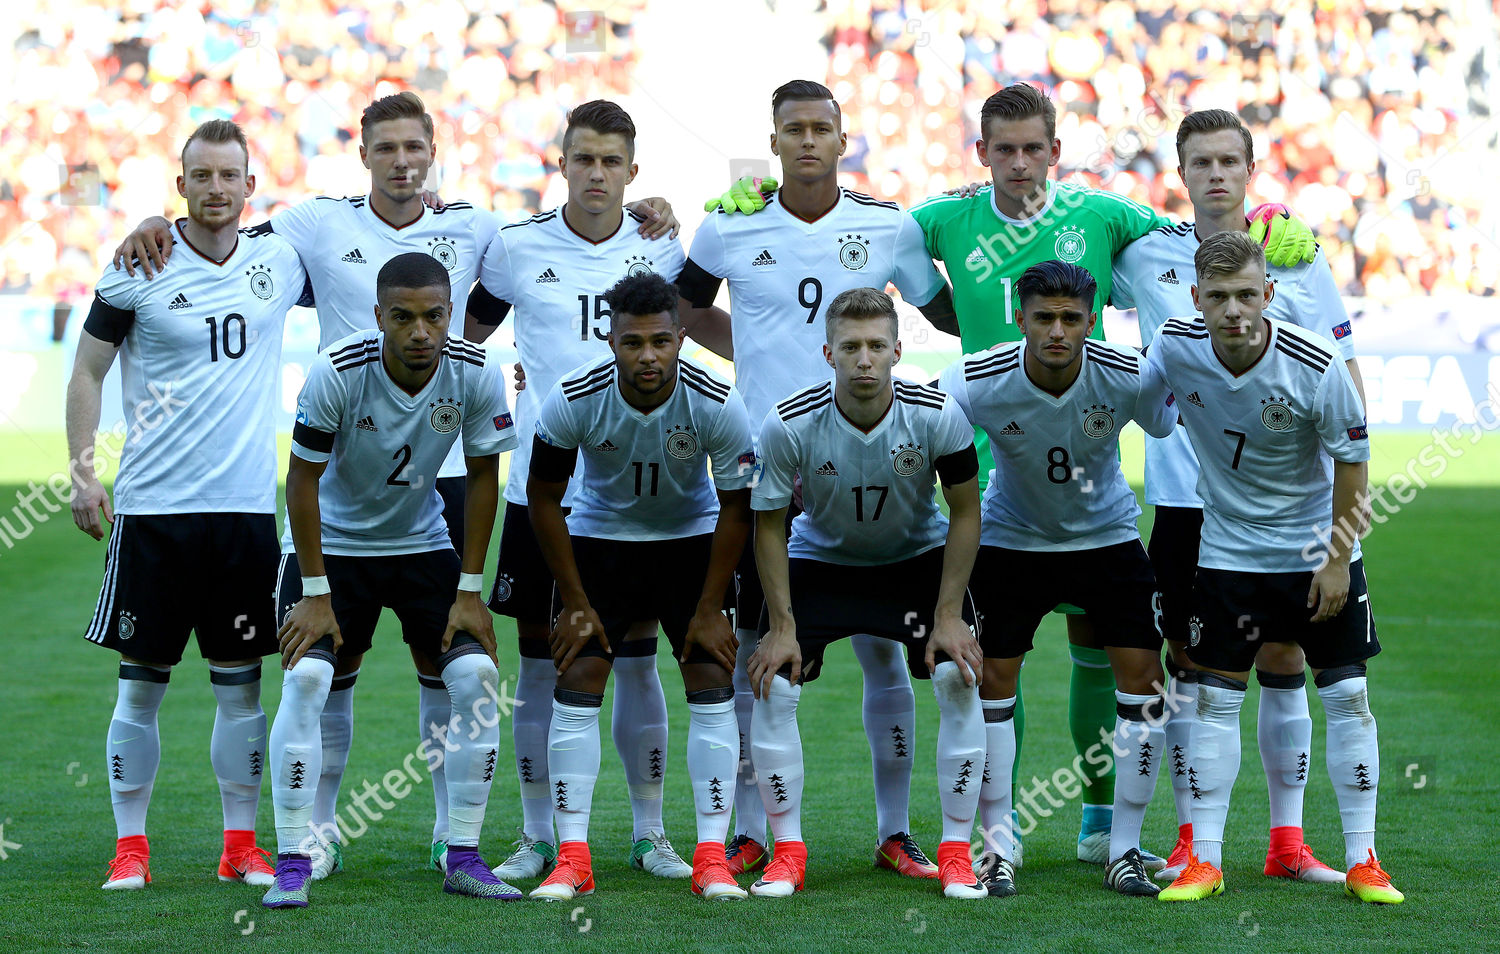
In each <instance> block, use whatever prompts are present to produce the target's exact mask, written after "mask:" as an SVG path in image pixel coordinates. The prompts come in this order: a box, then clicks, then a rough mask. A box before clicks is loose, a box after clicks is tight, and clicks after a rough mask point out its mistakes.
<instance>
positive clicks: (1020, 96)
mask: <svg viewBox="0 0 1500 954" xmlns="http://www.w3.org/2000/svg"><path fill="white" fill-rule="evenodd" d="M1033 116H1040V117H1042V119H1043V120H1044V121H1045V122H1046V123H1047V140H1048V142H1050V141H1052V140H1053V139H1055V138H1056V137H1057V107H1056V106H1054V105H1052V100H1050V99H1048V98H1047V94H1046V93H1043V92H1042V91H1041V90H1039V89H1037V88H1036V87H1035V86H1032V85H1031V84H1030V83H1013V84H1011V85H1010V86H1007V87H1005V88H1004V89H1002V90H1000V91H999V92H998V93H992V94H991V95H990V98H989V99H987V100H985V101H984V105H983V106H982V107H980V109H979V135H980V136H983V137H984V138H985V139H988V138H989V136H990V122H991V121H992V120H996V121H1001V122H1015V121H1016V120H1020V119H1030V118H1031V117H1033Z"/></svg>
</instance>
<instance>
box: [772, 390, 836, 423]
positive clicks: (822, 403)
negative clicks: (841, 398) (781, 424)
mask: <svg viewBox="0 0 1500 954" xmlns="http://www.w3.org/2000/svg"><path fill="white" fill-rule="evenodd" d="M832 403H833V396H832V395H827V396H825V397H824V398H822V399H821V400H819V401H814V402H813V403H812V404H805V405H803V406H801V407H799V408H797V409H795V410H792V411H782V410H781V409H780V408H778V409H777V412H778V415H779V416H780V417H781V419H782V420H783V421H790V420H791V419H792V418H794V417H801V416H802V415H804V414H811V413H812V412H813V411H816V410H818V409H819V408H824V407H827V406H828V405H830V404H832Z"/></svg>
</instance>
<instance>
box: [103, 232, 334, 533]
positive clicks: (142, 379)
mask: <svg viewBox="0 0 1500 954" xmlns="http://www.w3.org/2000/svg"><path fill="white" fill-rule="evenodd" d="M172 239H173V243H174V245H175V246H176V248H175V249H174V252H175V254H174V255H173V256H172V267H171V268H168V269H165V270H163V271H162V272H161V273H160V274H159V275H157V277H156V279H155V280H154V281H147V280H146V278H145V276H144V275H143V274H141V273H137V274H136V275H135V276H134V277H131V276H130V275H127V274H126V273H125V271H124V270H123V269H122V270H119V271H116V270H115V269H113V268H105V270H104V275H103V277H101V278H100V279H99V283H98V285H97V286H96V287H95V295H96V296H97V301H96V302H95V307H94V311H93V312H91V313H90V315H89V320H88V323H87V324H86V325H85V326H84V327H85V328H86V329H87V330H88V332H89V333H90V334H92V335H94V336H95V337H97V338H101V339H103V340H106V341H110V342H113V343H114V344H117V345H121V349H120V378H121V384H122V391H123V399H124V408H125V412H126V421H125V424H126V427H127V428H128V431H127V433H126V439H125V446H124V449H123V450H122V452H121V455H120V472H119V477H118V479H116V481H115V500H114V508H115V511H116V512H117V513H128V514H165V513H208V512H238V513H275V512H276V425H275V421H274V419H273V417H272V411H273V410H274V409H275V407H276V387H277V375H278V374H279V372H280V369H281V338H282V329H283V327H284V325H285V323H286V313H287V309H289V308H290V307H292V306H293V305H295V304H296V303H297V299H298V298H299V297H301V295H302V289H303V285H304V283H305V282H306V276H305V275H304V273H303V271H302V263H301V262H300V261H299V259H298V258H297V253H296V252H295V251H294V250H293V249H292V247H291V246H290V245H288V244H287V243H286V242H285V241H284V240H282V239H280V238H277V237H276V236H274V235H255V234H252V233H250V232H248V231H241V232H240V233H239V239H238V242H237V244H236V245H235V248H234V251H233V252H231V253H230V254H229V257H228V258H226V259H224V260H223V261H222V262H216V261H213V260H211V259H208V258H206V257H204V256H203V255H202V254H201V253H199V252H198V251H197V250H196V249H194V248H193V247H192V246H191V245H189V244H188V243H187V240H186V239H185V238H184V237H183V235H182V231H181V226H180V224H178V225H174V226H173V228H172Z"/></svg>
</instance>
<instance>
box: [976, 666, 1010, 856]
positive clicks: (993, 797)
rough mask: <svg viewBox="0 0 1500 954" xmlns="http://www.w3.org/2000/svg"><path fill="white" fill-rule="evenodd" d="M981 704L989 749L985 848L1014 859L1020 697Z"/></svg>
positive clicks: (982, 791) (983, 797) (982, 790)
mask: <svg viewBox="0 0 1500 954" xmlns="http://www.w3.org/2000/svg"><path fill="white" fill-rule="evenodd" d="M979 705H980V707H981V708H982V709H983V710H984V752H985V756H984V758H985V761H984V777H983V784H981V785H980V787H979V825H980V829H981V831H980V834H981V835H982V836H983V838H984V850H985V851H993V852H996V853H997V854H999V855H1000V856H1001V857H1002V858H1011V857H1012V855H1013V854H1014V850H1013V846H1012V841H1011V839H1012V837H1013V836H1012V835H1011V830H1010V826H1011V820H1010V812H1011V801H1012V799H1011V778H1010V776H1011V772H1012V770H1013V768H1014V766H1015V761H1016V721H1015V714H1016V697H1015V696H1010V697H1009V698H1006V699H981V700H979ZM1012 860H1014V859H1012Z"/></svg>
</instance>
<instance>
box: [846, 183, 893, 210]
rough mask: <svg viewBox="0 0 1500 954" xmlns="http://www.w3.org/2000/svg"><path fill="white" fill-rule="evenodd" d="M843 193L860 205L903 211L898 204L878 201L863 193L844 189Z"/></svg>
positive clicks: (882, 200)
mask: <svg viewBox="0 0 1500 954" xmlns="http://www.w3.org/2000/svg"><path fill="white" fill-rule="evenodd" d="M843 193H844V195H846V196H848V197H849V198H850V199H852V200H853V201H855V202H858V203H859V204H860V205H873V206H878V207H880V208H882V209H892V210H894V211H896V212H900V211H901V206H899V205H897V204H896V203H894V202H887V201H885V200H884V199H877V198H875V197H874V196H873V195H865V194H864V193H863V192H855V191H854V190H853V189H844V190H843Z"/></svg>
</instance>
